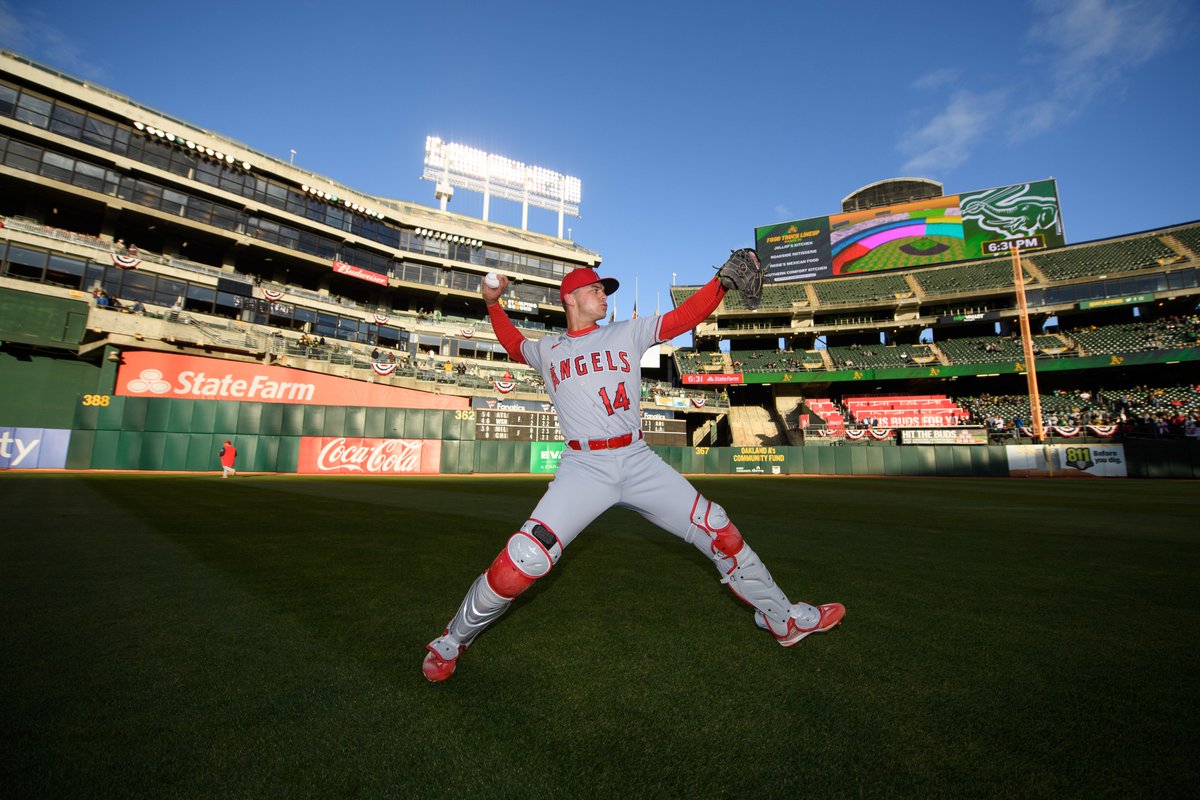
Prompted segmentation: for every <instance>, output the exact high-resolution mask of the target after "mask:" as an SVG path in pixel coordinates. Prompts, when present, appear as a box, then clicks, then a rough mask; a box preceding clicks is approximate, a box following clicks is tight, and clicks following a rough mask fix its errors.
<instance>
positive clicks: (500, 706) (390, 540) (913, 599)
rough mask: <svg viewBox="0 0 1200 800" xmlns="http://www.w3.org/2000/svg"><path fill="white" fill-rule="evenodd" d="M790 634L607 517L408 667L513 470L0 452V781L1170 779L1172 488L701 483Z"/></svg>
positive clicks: (516, 489)
mask: <svg viewBox="0 0 1200 800" xmlns="http://www.w3.org/2000/svg"><path fill="white" fill-rule="evenodd" d="M695 483H696V485H697V487H698V488H700V489H701V490H702V491H704V492H705V493H706V494H708V495H709V496H711V497H713V498H715V499H717V500H718V501H719V502H721V503H723V504H724V505H725V506H726V507H727V508H728V509H729V511H730V513H731V515H732V517H733V518H734V520H735V522H736V523H737V524H738V525H739V527H740V528H741V529H742V531H743V533H744V534H745V535H746V537H747V539H748V541H750V543H751V544H752V545H753V547H754V548H755V549H756V550H757V551H758V552H759V553H760V554H761V555H762V556H763V558H764V560H765V561H766V563H767V564H768V565H769V566H770V568H771V569H772V571H773V572H774V574H775V577H776V579H777V580H778V581H779V582H780V583H781V584H782V585H783V586H784V587H785V588H786V589H788V590H789V591H790V592H792V593H793V594H794V595H795V596H796V597H797V598H798V599H808V600H814V601H820V602H824V601H830V600H838V601H842V602H844V603H845V604H846V606H847V607H848V609H849V611H848V615H847V617H846V621H845V623H844V625H843V626H842V627H841V628H840V629H838V630H835V631H833V632H832V633H830V634H827V635H824V636H814V637H810V638H809V639H808V640H806V641H804V642H802V643H801V644H800V645H799V646H798V647H796V648H793V649H790V650H785V649H783V648H781V647H779V646H778V645H776V644H775V643H774V642H773V641H772V640H771V639H770V638H769V637H768V636H767V635H765V634H764V633H762V632H760V631H758V630H757V629H756V628H755V627H754V624H753V621H752V616H751V613H750V611H749V609H748V608H747V607H746V606H744V605H743V604H741V603H740V602H739V601H737V600H736V599H734V598H733V597H732V596H731V595H730V594H729V592H728V590H727V589H726V588H725V587H722V586H721V585H720V584H719V583H718V582H717V576H716V571H715V570H714V569H713V567H712V565H711V563H710V562H708V561H707V560H706V559H705V558H703V557H702V556H701V555H700V554H699V553H698V552H696V551H695V550H694V549H693V548H691V547H690V546H688V545H684V544H682V543H680V542H679V541H678V540H676V539H674V538H672V537H671V536H669V535H667V534H666V533H663V532H662V531H659V530H658V529H657V528H654V527H652V526H651V525H650V524H649V523H646V522H645V521H643V520H642V519H641V518H640V517H638V516H636V515H634V514H632V513H630V512H627V511H623V510H613V511H610V512H608V513H607V514H606V515H604V516H603V517H602V518H601V519H600V520H598V521H597V523H596V524H594V525H593V526H592V528H590V529H589V530H588V531H587V532H585V533H584V534H583V535H582V536H581V537H580V538H579V539H578V540H577V541H576V542H575V544H573V545H572V546H571V547H570V548H569V549H568V551H567V552H566V554H565V556H564V557H563V559H562V561H561V562H560V563H559V565H558V566H557V567H556V568H555V569H554V571H553V572H552V573H551V575H550V576H549V577H547V578H545V579H543V580H542V581H539V582H538V583H537V584H535V585H534V587H533V588H532V589H530V590H529V591H528V592H527V593H526V594H525V595H524V596H523V597H522V598H521V599H520V600H518V601H517V604H516V605H515V607H514V608H513V610H512V611H511V612H510V613H509V614H508V616H506V617H505V618H503V619H502V620H501V621H500V622H499V623H498V624H497V625H496V626H495V627H494V628H493V629H491V630H489V631H488V632H487V633H486V634H484V635H483V636H482V637H481V638H480V639H479V641H478V642H477V644H476V645H475V647H474V648H472V650H471V651H469V652H468V653H466V654H465V656H464V657H463V659H462V662H461V666H460V668H459V671H458V673H457V674H456V675H455V676H454V677H453V678H452V679H451V680H450V681H448V682H447V683H445V684H441V685H432V684H429V683H427V682H426V681H425V680H424V678H423V677H422V676H421V673H420V661H421V658H422V656H423V647H424V645H425V643H426V642H427V641H429V640H430V639H431V638H433V637H434V636H435V635H436V634H438V633H440V631H441V629H442V626H443V625H444V624H445V623H446V621H447V620H448V619H449V617H450V616H451V614H452V613H453V612H454V610H455V608H456V607H457V605H458V603H459V601H460V600H461V598H462V596H463V593H464V592H465V591H466V589H467V586H468V584H469V583H470V582H471V580H473V579H474V578H475V576H476V575H478V574H479V572H481V571H482V570H483V569H484V568H485V567H486V566H487V565H488V563H489V562H490V561H491V559H492V558H493V556H494V555H495V554H496V553H497V552H498V551H499V549H500V547H501V546H502V544H503V542H504V540H505V539H506V538H507V535H508V534H509V533H510V532H511V531H513V530H514V529H516V527H517V526H519V525H520V523H521V522H523V521H524V519H525V517H526V515H527V514H528V513H529V511H530V510H531V509H532V507H533V504H534V503H535V501H536V499H537V498H538V497H539V496H540V494H541V492H542V491H543V490H544V487H545V481H544V480H542V479H536V478H520V477H514V478H450V477H447V478H431V479H404V480H387V479H370V478H363V479H346V478H343V479H325V478H299V477H295V476H245V477H242V476H239V477H238V478H236V479H234V480H229V481H223V480H221V479H220V478H219V477H214V476H212V475H203V476H202V475H194V476H179V475H169V476H168V475H157V476H134V475H63V474H55V475H30V474H27V473H26V474H16V473H9V474H0V497H2V498H3V500H4V504H3V507H4V512H5V515H6V519H5V521H4V525H3V528H2V533H0V542H2V544H0V570H2V580H0V600H2V607H3V609H4V611H5V621H4V627H3V634H2V637H3V638H2V646H0V681H2V685H3V689H2V690H0V696H2V698H3V699H2V701H0V703H2V705H0V712H2V713H3V719H4V728H3V730H4V734H3V754H2V755H0V764H2V767H0V780H2V782H3V785H4V786H5V787H6V789H7V791H6V793H7V794H9V796H10V797H13V796H15V797H22V798H24V797H37V798H68V797H70V798H75V797H102V798H116V797H122V798H124V797H147V798H167V797H170V798H191V797H195V798H225V797H262V798H285V797H320V798H345V797H419V798H429V797H481V796H488V797H501V798H537V797H571V798H591V797H663V798H668V797H670V798H681V797H728V798H737V800H746V799H747V798H750V799H751V800H753V799H754V798H774V797H785V798H800V797H860V796H861V797H947V798H951V797H953V798H980V797H1019V798H1025V797H1080V798H1095V797H1117V798H1128V797H1154V798H1164V797H1192V796H1195V794H1196V792H1197V789H1198V787H1200V768H1198V766H1197V760H1196V757H1195V756H1196V740H1195V738H1194V737H1195V736H1196V733H1195V731H1196V730H1197V729H1198V727H1200V711H1198V709H1200V702H1198V700H1200V698H1198V696H1197V695H1198V694H1200V690H1198V688H1197V687H1200V667H1198V659H1197V656H1196V644H1197V638H1198V636H1197V631H1200V580H1198V577H1200V570H1198V566H1200V544H1198V539H1200V534H1198V530H1200V524H1198V522H1200V492H1197V484H1196V483H1195V482H1175V481H1133V480H1129V481H1100V480H1097V481H1085V480H1078V481H1067V480H1061V481H1048V480H1047V481H1043V480H992V481H987V480H969V479H961V480H954V479H941V480H938V479H796V478H709V477H705V478H698V479H696V481H695Z"/></svg>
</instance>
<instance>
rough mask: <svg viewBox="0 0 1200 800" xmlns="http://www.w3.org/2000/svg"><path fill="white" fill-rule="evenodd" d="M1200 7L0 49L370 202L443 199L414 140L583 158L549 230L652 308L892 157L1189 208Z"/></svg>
mask: <svg viewBox="0 0 1200 800" xmlns="http://www.w3.org/2000/svg"><path fill="white" fill-rule="evenodd" d="M1198 23H1200V14H1198V8H1197V6H1196V4H1195V3H1192V2H1190V0H1128V1H1127V2H1118V1H1117V0H1018V1H1017V2H1013V3H1007V4H981V3H965V2H956V3H940V2H927V3H924V4H921V5H920V6H913V5H911V4H899V3H890V2H889V3H885V2H859V3H852V4H851V3H807V2H801V1H800V0H792V2H758V3H740V4H733V3H726V2H703V1H699V2H691V3H686V4H685V3H657V2H653V0H643V1H642V2H638V3H631V2H624V0H610V2H605V3H595V4H582V5H575V4H570V3H563V2H558V1H556V2H520V1H519V0H511V2H507V3H469V2H454V1H453V0H443V2H441V3H436V4H435V3H421V4H412V3H408V2H355V0H345V1H344V2H341V3H327V2H313V1H312V0H300V1H299V2H291V3H275V2H262V3H242V2H237V3H235V2H226V1H225V0H210V2H207V3H203V4H195V3H190V4H189V3H163V4H150V3H144V2H142V3H135V2H124V1H123V0H113V1H112V2H107V3H90V2H88V3H85V2H80V1H79V0H74V1H73V2H71V1H67V0H38V1H37V2H30V0H0V46H2V47H4V48H6V49H9V50H14V51H16V52H19V53H22V54H24V55H28V56H30V57H32V58H34V59H36V60H38V61H41V62H43V63H46V64H49V65H51V66H54V67H57V68H59V69H61V70H63V71H65V72H68V73H71V74H73V75H76V76H78V77H81V78H84V79H87V80H90V81H93V82H95V83H99V84H101V85H104V86H107V87H109V88H111V89H113V90H115V91H118V92H120V93H122V94H125V95H127V96H129V97H131V98H132V99H134V100H137V101H139V102H142V103H145V104H147V105H150V106H152V107H155V108H158V109H161V110H163V111H166V112H168V113H170V114H172V115H174V116H176V117H179V118H182V119H184V120H187V121H189V122H192V123H194V124H196V125H199V126H200V127H203V128H207V129H210V130H213V131H216V132H219V133H222V134H225V135H227V136H230V137H232V138H234V139H237V140H239V141H241V142H244V143H246V144H248V145H250V146H251V147H253V148H254V149H256V150H259V151H261V152H265V153H268V154H271V155H275V156H278V157H279V158H282V159H287V158H288V157H289V154H290V153H289V151H290V150H292V149H295V150H296V156H295V158H296V163H297V164H298V165H301V166H303V167H305V168H307V169H311V170H313V171H315V172H318V173H321V174H324V175H327V176H329V177H331V178H333V179H335V180H337V181H339V182H341V183H344V184H347V185H349V186H351V187H354V188H356V189H360V190H363V191H366V192H369V193H372V194H376V195H382V196H385V197H392V198H398V199H403V200H407V201H412V202H418V203H422V204H427V205H430V206H433V205H436V202H435V200H434V198H433V185H432V184H430V183H428V182H426V181H421V180H419V176H420V173H421V166H422V159H423V156H424V142H425V137H426V136H428V135H437V136H440V137H442V138H443V139H444V140H447V141H453V142H461V143H463V144H467V145H470V146H472V147H476V148H479V149H483V150H488V151H491V152H496V153H500V154H502V155H504V156H507V157H509V158H512V159H515V160H518V161H524V162H526V163H530V164H537V165H539V166H544V167H547V168H549V169H553V170H556V171H559V172H563V173H567V174H570V175H574V176H577V177H579V178H580V179H581V181H582V184H583V202H582V203H581V213H582V216H581V218H579V219H573V218H570V217H568V218H567V222H566V225H567V226H568V227H570V228H571V236H572V237H573V238H574V239H575V240H576V241H578V242H579V243H580V244H582V245H584V246H585V247H588V248H590V249H593V250H595V251H597V252H599V253H600V254H601V255H602V256H603V258H604V266H603V272H605V273H606V274H609V275H612V276H614V277H616V278H618V279H620V280H621V281H622V284H623V285H622V289H621V291H620V292H619V293H618V294H617V295H616V297H615V298H614V299H615V301H616V304H617V309H618V316H620V317H625V316H628V314H629V312H630V311H631V310H632V306H633V288H634V282H635V278H636V279H637V284H638V301H639V310H640V311H641V312H642V313H646V312H647V311H651V310H653V308H654V306H655V303H656V298H658V297H661V304H662V307H663V309H664V310H665V309H666V308H668V307H669V306H670V303H669V300H668V298H667V288H668V287H669V286H670V283H671V279H672V273H676V274H677V276H678V277H677V280H678V282H679V283H699V282H702V281H704V280H707V279H708V277H710V276H711V274H712V269H711V268H712V266H713V265H714V264H717V263H719V262H720V261H722V260H723V258H724V256H725V255H726V254H727V253H728V251H729V249H731V248H734V247H742V246H748V245H751V244H752V243H753V232H754V228H755V226H758V225H765V224H769V223H773V222H780V221H785V220H789V219H800V218H805V217H812V216H819V215H824V214H831V213H835V212H837V211H838V210H840V203H841V199H842V198H843V197H844V196H846V195H847V194H849V193H851V192H852V191H854V190H856V189H858V188H860V187H862V186H864V185H866V184H869V183H872V182H874V181H878V180H882V179H886V178H890V177H896V176H919V177H927V178H932V179H934V180H938V181H940V182H942V183H943V184H944V185H945V188H946V191H947V193H957V192H961V191H968V190H973V189H982V188H987V187H991V186H1001V185H1005V184H1009V183H1018V182H1022V181H1026V180H1036V179H1042V178H1047V177H1054V178H1056V179H1057V180H1058V188H1059V195H1060V199H1061V203H1062V213H1063V220H1064V224H1065V233H1066V237H1067V241H1068V243H1074V242H1081V241H1087V240H1090V239H1096V238H1101V237H1106V236H1115V235H1120V234H1124V233H1132V232H1136V231H1140V230H1145V229H1147V228H1154V227H1160V226H1163V225H1169V224H1173V223H1178V222H1185V221H1190V220H1195V219H1200V194H1198V193H1197V192H1196V188H1195V187H1196V185H1197V182H1198V179H1200V169H1198V167H1200V156H1198V153H1200V148H1197V146H1196V144H1195V140H1196V136H1197V133H1196V132H1197V131H1198V130H1200V104H1197V102H1196V100H1197V96H1198V89H1197V87H1198V86H1200V66H1198V65H1197V62H1196V60H1195V56H1194V53H1192V52H1189V51H1188V49H1187V47H1186V44H1187V43H1188V42H1189V41H1194V40H1195V37H1196V34H1197V26H1198ZM450 210H451V211H455V212H457V213H461V214H466V215H469V216H480V215H481V213H482V198H480V197H479V196H477V195H472V194H470V193H468V192H464V191H459V192H458V194H457V196H456V197H455V198H454V200H453V201H452V202H451V204H450ZM520 215H521V210H520V206H519V205H517V204H514V203H509V202H505V201H500V200H493V202H492V204H491V216H492V219H494V220H496V221H498V222H503V223H506V224H512V225H519V224H520V219H521V216H520ZM530 228H531V229H534V230H538V231H541V232H545V233H551V234H552V233H554V232H555V231H556V229H557V217H556V215H554V214H551V213H549V212H544V211H538V210H536V209H531V211H530Z"/></svg>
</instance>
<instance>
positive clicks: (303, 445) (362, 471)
mask: <svg viewBox="0 0 1200 800" xmlns="http://www.w3.org/2000/svg"><path fill="white" fill-rule="evenodd" d="M441 467H442V443H441V441H439V440H436V439H366V438H363V437H359V436H305V437H303V438H302V439H301V440H300V458H299V461H298V462H297V465H296V471H297V472H299V473H302V474H307V475H314V474H315V475H436V474H438V472H440V471H441Z"/></svg>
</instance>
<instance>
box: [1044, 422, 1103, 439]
mask: <svg viewBox="0 0 1200 800" xmlns="http://www.w3.org/2000/svg"><path fill="white" fill-rule="evenodd" d="M1087 430H1088V432H1089V433H1091V434H1092V435H1093V436H1099V437H1102V438H1105V439H1107V438H1108V437H1110V436H1114V435H1116V432H1117V426H1116V425H1088V426H1087ZM1020 431H1021V435H1022V436H1033V428H1027V427H1024V426H1022V427H1021V428H1020ZM1083 431H1084V429H1083V428H1082V427H1080V426H1078V425H1043V426H1042V434H1043V435H1046V434H1050V435H1052V436H1061V437H1063V438H1064V439H1073V438H1075V437H1076V436H1079V435H1080V434H1081V433H1083Z"/></svg>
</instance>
